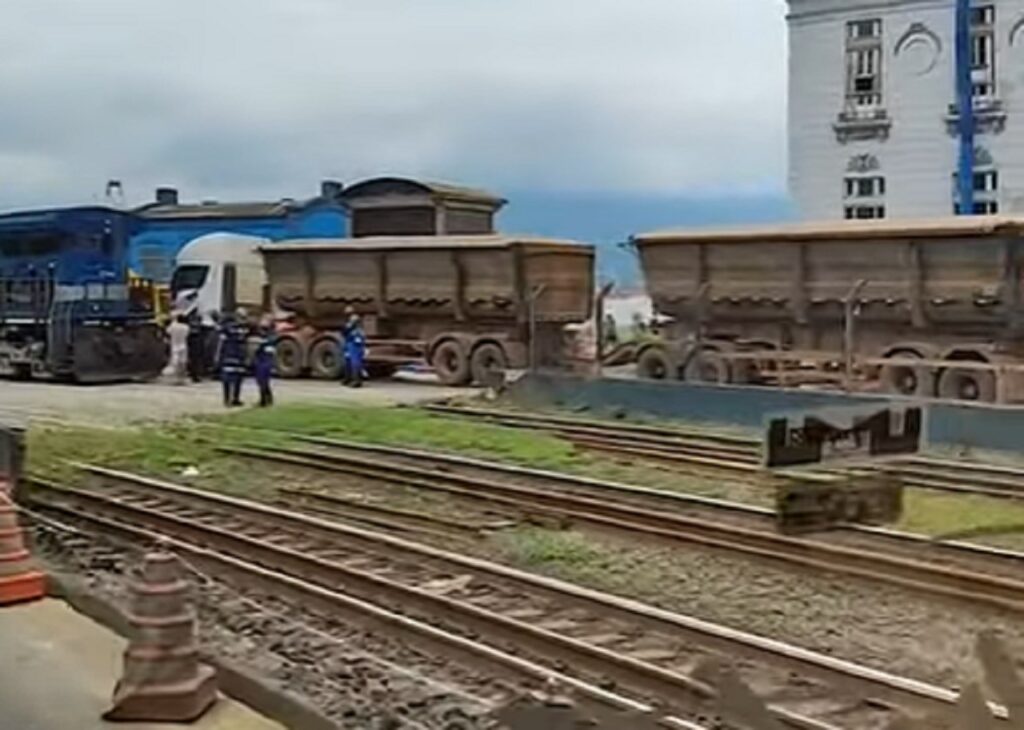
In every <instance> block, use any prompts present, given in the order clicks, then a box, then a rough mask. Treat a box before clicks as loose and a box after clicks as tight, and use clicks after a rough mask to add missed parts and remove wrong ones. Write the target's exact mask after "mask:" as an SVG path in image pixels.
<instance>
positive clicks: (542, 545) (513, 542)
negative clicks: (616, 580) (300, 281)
mask: <svg viewBox="0 0 1024 730" xmlns="http://www.w3.org/2000/svg"><path fill="white" fill-rule="evenodd" d="M497 541H498V544H499V546H501V547H502V548H503V549H504V551H505V552H506V553H507V556H508V557H509V558H510V559H511V560H512V561H513V562H514V563H516V564H517V565H522V566H525V567H528V568H556V569H565V568H569V569H572V570H581V569H585V570H600V569H601V568H603V567H606V565H607V556H606V555H605V554H604V553H602V552H601V551H599V550H597V549H596V548H595V547H594V546H593V544H592V543H591V542H590V541H589V540H587V538H586V537H584V536H583V535H581V534H580V533H578V532H563V531H559V530H549V529H546V528H541V527H522V528H517V529H515V530H511V531H509V532H505V533H501V534H500V535H499V536H498V538H497Z"/></svg>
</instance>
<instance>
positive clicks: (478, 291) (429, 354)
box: [261, 235, 594, 384]
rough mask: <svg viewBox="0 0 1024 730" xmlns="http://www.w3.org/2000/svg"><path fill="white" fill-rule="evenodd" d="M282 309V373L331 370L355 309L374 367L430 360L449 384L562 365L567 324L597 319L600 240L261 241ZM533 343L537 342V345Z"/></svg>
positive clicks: (336, 367) (382, 369) (380, 370)
mask: <svg viewBox="0 0 1024 730" xmlns="http://www.w3.org/2000/svg"><path fill="white" fill-rule="evenodd" d="M261 252H262V254H263V257H264V262H265V265H266V271H267V279H268V284H269V290H270V296H271V300H272V303H273V306H274V307H275V308H276V309H278V310H279V311H281V310H283V311H284V312H287V313H290V314H291V315H292V319H293V325H294V329H293V330H292V332H290V333H287V334H284V335H282V337H281V338H280V339H279V341H278V349H277V351H278V370H279V372H280V374H281V375H283V376H286V377H295V376H298V375H301V374H303V373H305V372H310V373H311V374H312V375H314V376H316V377H322V378H334V377H337V376H338V374H339V371H340V363H339V361H338V351H339V350H338V348H339V330H340V328H341V326H342V324H343V323H344V321H345V318H346V312H347V311H349V310H350V308H351V309H352V310H354V311H355V312H357V313H359V314H360V315H361V316H362V318H363V324H364V327H365V329H366V334H367V339H368V344H369V353H368V365H369V367H370V369H371V371H375V372H376V373H377V374H386V373H388V372H390V371H393V370H395V369H396V368H398V367H399V366H401V365H404V364H409V363H415V362H425V363H428V364H429V365H430V366H431V367H433V369H434V370H435V371H436V373H437V375H438V376H439V377H440V379H441V380H442V381H443V382H445V383H448V384H466V383H469V382H471V381H476V382H487V381H488V378H489V377H490V375H491V374H492V373H493V372H496V371H502V370H505V369H506V368H513V369H515V368H523V367H526V366H527V364H528V362H529V360H530V358H531V356H532V357H533V358H534V359H535V362H536V364H537V365H538V366H557V365H559V364H562V363H563V362H564V344H563V343H564V340H565V332H564V330H565V327H566V325H569V324H574V323H581V322H583V321H585V320H587V319H588V318H589V317H590V316H591V307H592V300H593V287H594V274H593V271H594V251H593V247H591V246H587V245H583V244H578V243H572V242H567V241H555V240H549V239H543V238H534V237H522V236H509V235H474V236H422V237H421V236H412V237H408V236H403V237H370V238H358V239H346V240H335V241H327V242H324V241H317V242H313V241H295V242H286V243H276V244H274V245H273V246H266V247H263V248H262V249H261ZM531 341H532V343H533V346H532V347H531Z"/></svg>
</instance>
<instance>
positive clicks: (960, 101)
mask: <svg viewBox="0 0 1024 730" xmlns="http://www.w3.org/2000/svg"><path fill="white" fill-rule="evenodd" d="M972 86H973V85H972V83H971V0H956V99H957V112H958V115H959V117H960V123H959V128H958V131H959V137H960V153H959V164H958V165H957V193H958V195H957V197H958V199H959V211H960V215H972V214H973V213H974V93H973V90H972Z"/></svg>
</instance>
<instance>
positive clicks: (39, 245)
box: [0, 233, 64, 257]
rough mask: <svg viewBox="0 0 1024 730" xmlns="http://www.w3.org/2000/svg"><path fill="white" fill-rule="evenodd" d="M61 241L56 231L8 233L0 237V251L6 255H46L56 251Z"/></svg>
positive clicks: (60, 246)
mask: <svg viewBox="0 0 1024 730" xmlns="http://www.w3.org/2000/svg"><path fill="white" fill-rule="evenodd" d="M63 241H64V239H63V238H62V237H61V236H60V235H59V234H56V233H35V234H24V235H11V234H8V235H6V236H4V237H2V238H0V251H2V252H3V253H4V254H6V255H8V256H33V257H37V256H48V255H51V254H55V253H58V252H59V251H60V250H61V248H62V244H63Z"/></svg>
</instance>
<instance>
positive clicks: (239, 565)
mask: <svg viewBox="0 0 1024 730" xmlns="http://www.w3.org/2000/svg"><path fill="white" fill-rule="evenodd" d="M35 483H36V486H37V487H38V486H39V485H40V484H41V482H39V481H36V482H35ZM44 488H45V489H50V488H52V489H57V490H63V489H65V487H58V486H52V485H45V483H44ZM38 507H39V508H41V509H42V510H44V511H46V512H54V513H57V514H60V515H61V516H62V518H63V519H66V520H68V521H72V522H76V523H86V524H89V525H91V526H92V527H93V528H94V529H95V530H96V531H97V532H99V533H100V534H102V535H103V536H104V537H105V538H114V539H120V540H123V541H126V542H128V543H130V544H134V545H147V544H152V543H156V542H161V543H163V544H165V545H167V546H168V547H169V548H170V549H172V550H173V551H174V552H176V553H178V554H180V555H182V556H187V559H188V560H189V561H190V562H191V563H193V564H195V565H197V566H200V567H202V568H203V569H204V570H205V571H207V572H210V573H211V574H213V573H216V574H218V575H219V574H224V573H227V574H229V575H232V576H234V577H235V579H240V580H241V581H242V582H244V583H245V584H246V585H250V586H256V587H260V588H264V589H266V590H267V591H268V592H272V593H273V594H274V595H276V596H279V597H284V598H288V599H291V600H294V601H296V602H298V603H301V604H302V605H305V606H309V607H312V608H316V609H318V610H320V611H323V612H325V613H329V614H330V615H332V616H333V617H338V618H343V619H344V620H345V621H347V622H350V623H352V624H353V625H357V626H360V627H362V628H363V629H364V630H367V631H377V632H380V633H382V634H386V635H387V636H388V637H390V638H392V639H399V640H402V641H404V642H408V644H409V645H411V646H414V647H416V648H417V649H418V650H420V651H422V652H424V653H427V654H430V655H436V656H444V657H447V658H449V659H451V660H452V661H455V662H458V663H459V664H461V665H462V666H465V667H467V668H471V669H474V670H478V671H479V670H483V671H486V672H487V673H488V674H489V675H491V676H495V677H500V678H503V679H505V680H506V681H511V682H515V683H522V684H524V685H526V686H535V687H550V686H554V687H558V688H560V689H564V690H569V691H571V692H573V694H574V698H575V699H578V700H582V701H583V702H584V704H585V705H591V706H599V707H603V708H606V709H607V708H611V709H614V710H620V711H625V712H639V713H643V714H650V713H653V712H655V708H654V707H652V706H651V705H647V704H645V703H642V702H638V701H636V700H633V699H630V698H628V697H625V696H624V695H621V694H617V693H615V692H612V691H609V690H606V689H603V688H601V687H599V686H597V685H594V684H591V683H589V682H584V681H582V680H580V679H578V678H576V677H573V676H570V675H567V674H564V673H562V672H559V671H556V670H553V669H550V668H548V667H545V666H542V665H540V664H538V663H536V662H532V661H529V660H527V659H523V658H521V657H517V656H514V655H512V654H509V653H507V652H504V651H501V650H500V649H497V648H495V647H493V646H490V645H488V644H485V643H482V642H480V641H475V640H472V639H469V638H466V637H464V636H460V635H457V634H453V633H451V632H448V631H444V630H443V629H440V628H438V627H436V626H433V625H431V624H428V623H425V622H423V621H419V620H417V619H414V618H410V617H408V616H405V615H402V614H400V613H396V612H394V611H392V610H389V609H388V608H386V607H383V606H381V605H379V604H377V603H373V602H372V601H365V600H361V599H359V598H356V597H353V596H350V595H348V594H346V593H342V592H339V591H337V590H332V589H330V588H327V587H324V586H321V585H317V584H315V583H313V582H311V581H309V580H304V579H302V578H300V577H296V576H294V575H289V574H287V573H285V572H282V571H280V570H275V569H272V568H268V567H266V566H263V565H260V564H258V563H256V562H253V561H250V560H245V559H243V558H239V557H236V556H234V555H230V554H228V553H224V552H221V551H218V550H215V549H211V548H210V547H207V546H204V545H201V544H198V543H195V542H191V541H188V540H185V539H181V538H179V537H175V536H173V535H171V534H169V533H167V532H162V531H159V530H153V529H147V528H143V527H139V526H138V525H135V524H131V523H130V522H128V521H126V520H125V519H116V518H111V517H109V516H108V517H105V516H102V515H100V514H92V513H90V512H88V511H83V510H81V509H76V508H74V507H71V506H69V505H65V504H60V503H58V502H51V501H42V502H39V503H38ZM662 721H663V724H665V725H667V726H668V727H672V728H676V729H677V730H710V728H708V727H706V726H704V725H698V724H696V723H693V722H689V721H686V720H683V719H681V718H674V717H665V718H663V720H662Z"/></svg>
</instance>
